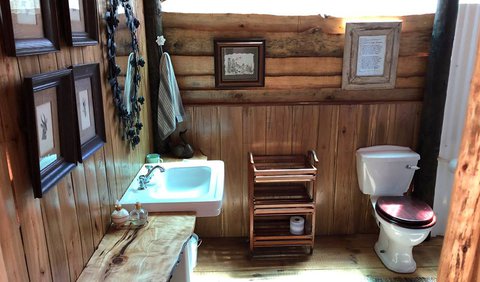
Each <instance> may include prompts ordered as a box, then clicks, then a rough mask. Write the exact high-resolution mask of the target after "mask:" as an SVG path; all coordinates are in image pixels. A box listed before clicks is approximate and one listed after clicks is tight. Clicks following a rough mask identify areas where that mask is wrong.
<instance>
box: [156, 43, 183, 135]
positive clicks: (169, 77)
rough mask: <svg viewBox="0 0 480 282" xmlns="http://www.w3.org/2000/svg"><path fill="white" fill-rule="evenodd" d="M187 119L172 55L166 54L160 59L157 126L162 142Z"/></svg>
mask: <svg viewBox="0 0 480 282" xmlns="http://www.w3.org/2000/svg"><path fill="white" fill-rule="evenodd" d="M184 118H185V111H184V109H183V105H182V98H181V97H180V90H179V89H178V84H177V80H176V79H175V73H174V71H173V65H172V61H171V59H170V55H168V53H166V52H164V53H163V54H162V57H161V59H160V85H159V89H158V112H157V125H158V133H159V137H160V139H161V140H165V139H166V138H167V137H168V136H169V135H170V134H172V133H173V132H174V131H175V128H176V127H177V123H180V122H182V121H183V119H184Z"/></svg>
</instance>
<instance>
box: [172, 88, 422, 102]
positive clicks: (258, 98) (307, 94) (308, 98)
mask: <svg viewBox="0 0 480 282" xmlns="http://www.w3.org/2000/svg"><path fill="white" fill-rule="evenodd" d="M181 93H182V101H183V103H184V104H186V105H207V104H208V105H212V104H349V103H355V104H359V103H370V104H371V103H381V102H403V101H405V102H407V101H421V100H422V99H423V89H422V88H408V89H394V90H368V91H347V90H342V89H339V88H322V89H288V90H270V89H258V90H251V89H247V90H216V91H212V90H188V91H182V92H181Z"/></svg>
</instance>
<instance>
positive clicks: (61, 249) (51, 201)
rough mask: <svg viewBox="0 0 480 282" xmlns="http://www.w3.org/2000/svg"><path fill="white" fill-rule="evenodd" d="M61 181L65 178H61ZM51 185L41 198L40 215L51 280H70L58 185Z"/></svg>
mask: <svg viewBox="0 0 480 282" xmlns="http://www.w3.org/2000/svg"><path fill="white" fill-rule="evenodd" d="M61 181H62V182H63V181H65V179H62V180H61ZM59 185H60V184H58V185H56V186H54V187H52V189H50V191H49V192H48V193H46V194H45V195H44V196H43V198H42V200H41V206H42V215H43V223H44V225H45V234H46V237H47V245H48V255H49V258H50V266H51V270H52V278H53V281H70V271H69V267H68V257H67V249H66V246H65V243H64V237H63V228H62V225H61V224H59V223H61V222H62V216H61V213H62V212H63V211H62V209H61V208H60V201H59V199H58V190H57V189H58V186H59Z"/></svg>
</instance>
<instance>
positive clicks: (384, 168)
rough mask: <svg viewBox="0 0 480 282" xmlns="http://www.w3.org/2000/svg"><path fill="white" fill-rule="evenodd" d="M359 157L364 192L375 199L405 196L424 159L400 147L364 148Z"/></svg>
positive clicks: (358, 167) (359, 151)
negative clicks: (421, 160) (419, 164)
mask: <svg viewBox="0 0 480 282" xmlns="http://www.w3.org/2000/svg"><path fill="white" fill-rule="evenodd" d="M356 156H357V176H358V184H359V186H360V190H361V191H362V193H363V194H367V195H372V196H401V195H403V193H405V192H406V191H407V190H408V187H409V186H410V182H412V178H413V174H414V173H415V170H416V169H418V167H417V163H418V160H419V159H420V155H419V154H417V153H415V152H414V151H412V150H411V149H410V148H408V147H400V146H373V147H367V148H361V149H358V150H357V154H356Z"/></svg>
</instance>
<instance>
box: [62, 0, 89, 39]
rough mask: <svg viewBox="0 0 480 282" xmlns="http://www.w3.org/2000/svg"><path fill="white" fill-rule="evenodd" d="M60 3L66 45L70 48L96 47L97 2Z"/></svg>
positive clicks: (77, 0)
mask: <svg viewBox="0 0 480 282" xmlns="http://www.w3.org/2000/svg"><path fill="white" fill-rule="evenodd" d="M61 3H62V7H61V8H62V13H63V18H64V28H65V40H66V41H67V44H68V45H70V46H90V45H97V44H98V20H97V17H98V13H97V1H96V0H69V1H61Z"/></svg>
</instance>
